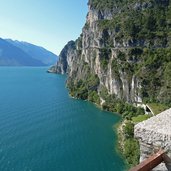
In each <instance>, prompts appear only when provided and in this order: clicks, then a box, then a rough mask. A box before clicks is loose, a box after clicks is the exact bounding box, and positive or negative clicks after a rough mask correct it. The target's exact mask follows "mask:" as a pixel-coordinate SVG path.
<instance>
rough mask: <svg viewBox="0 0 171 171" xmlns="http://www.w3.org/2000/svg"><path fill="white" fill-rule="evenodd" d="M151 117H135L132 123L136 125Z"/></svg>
mask: <svg viewBox="0 0 171 171" xmlns="http://www.w3.org/2000/svg"><path fill="white" fill-rule="evenodd" d="M151 116H152V115H138V116H136V117H133V118H132V121H133V122H134V123H135V124H136V123H138V122H142V121H145V120H147V119H149V118H150V117H151Z"/></svg>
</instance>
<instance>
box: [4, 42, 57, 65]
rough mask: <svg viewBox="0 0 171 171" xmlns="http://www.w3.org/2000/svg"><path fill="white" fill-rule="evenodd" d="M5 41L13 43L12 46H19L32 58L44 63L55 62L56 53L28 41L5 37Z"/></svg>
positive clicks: (50, 63)
mask: <svg viewBox="0 0 171 171" xmlns="http://www.w3.org/2000/svg"><path fill="white" fill-rule="evenodd" d="M6 41H7V42H9V43H11V44H13V45H14V46H16V47H18V48H20V49H21V50H23V51H24V52H26V53H27V54H29V55H30V56H31V57H32V58H33V59H37V60H39V61H41V62H42V63H44V64H45V65H52V64H55V63H56V60H57V58H58V57H57V55H55V54H54V53H52V52H50V51H48V50H46V49H45V48H43V47H40V46H37V45H33V44H31V43H28V42H24V41H18V40H11V39H6Z"/></svg>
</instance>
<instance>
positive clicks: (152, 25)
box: [53, 0, 171, 109]
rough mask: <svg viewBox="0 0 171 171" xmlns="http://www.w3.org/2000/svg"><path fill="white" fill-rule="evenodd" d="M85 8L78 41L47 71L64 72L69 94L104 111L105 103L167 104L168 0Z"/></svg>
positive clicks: (114, 0)
mask: <svg viewBox="0 0 171 171" xmlns="http://www.w3.org/2000/svg"><path fill="white" fill-rule="evenodd" d="M88 7H89V12H88V15H87V20H86V23H85V26H84V27H83V29H82V33H81V35H80V37H79V38H78V39H77V40H76V41H70V42H69V43H68V44H67V45H66V46H65V47H64V49H63V50H62V52H61V54H60V57H59V62H58V63H57V65H56V66H54V67H53V71H54V72H57V73H62V74H64V73H67V74H68V80H67V85H68V88H69V90H70V94H71V95H72V96H74V97H77V98H82V99H89V100H90V101H93V102H95V103H98V104H101V105H103V106H105V108H107V109H108V108H110V105H111V104H110V101H111V99H115V100H119V99H120V100H121V101H125V102H129V103H132V104H133V103H134V104H137V103H142V102H153V101H155V102H156V101H157V102H161V103H169V102H171V99H170V96H171V94H170V93H171V86H170V85H171V76H170V75H171V74H169V73H170V72H171V5H170V2H169V0H150V1H147V0H138V1H137V0H119V1H118V0H98V1H97V0H89V2H88ZM109 104H110V105H109ZM112 108H113V107H112Z"/></svg>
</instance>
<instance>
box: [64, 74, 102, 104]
mask: <svg viewBox="0 0 171 171" xmlns="http://www.w3.org/2000/svg"><path fill="white" fill-rule="evenodd" d="M98 85H99V78H98V77H97V75H94V74H90V75H87V78H86V79H85V80H82V79H80V80H75V81H74V82H72V81H70V82H68V84H67V86H68V88H69V91H70V95H71V96H73V97H75V98H80V99H83V100H87V99H88V100H89V101H91V102H94V103H96V104H100V98H99V96H98V93H97V87H98Z"/></svg>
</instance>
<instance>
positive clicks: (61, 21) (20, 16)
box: [0, 0, 88, 55]
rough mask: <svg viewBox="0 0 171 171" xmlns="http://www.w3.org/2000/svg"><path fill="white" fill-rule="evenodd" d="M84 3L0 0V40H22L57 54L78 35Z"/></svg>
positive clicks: (82, 21)
mask: <svg viewBox="0 0 171 171" xmlns="http://www.w3.org/2000/svg"><path fill="white" fill-rule="evenodd" d="M87 2H88V0H0V37H1V38H11V39H13V40H19V41H26V42H29V43H33V44H35V45H39V46H42V47H44V48H46V49H48V50H50V51H52V52H53V53H55V54H57V55H59V53H60V51H61V50H62V48H63V47H64V46H65V44H66V43H67V42H68V41H70V40H76V39H77V38H78V37H79V35H80V34H81V31H82V27H83V26H84V24H85V21H86V15H87V12H88V7H87Z"/></svg>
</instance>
